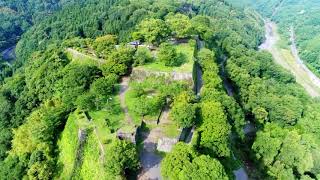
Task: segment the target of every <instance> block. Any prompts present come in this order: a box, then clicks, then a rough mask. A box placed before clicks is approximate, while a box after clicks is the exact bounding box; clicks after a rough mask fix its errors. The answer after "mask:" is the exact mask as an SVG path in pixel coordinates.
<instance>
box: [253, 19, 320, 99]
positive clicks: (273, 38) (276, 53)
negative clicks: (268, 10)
mask: <svg viewBox="0 0 320 180" xmlns="http://www.w3.org/2000/svg"><path fill="white" fill-rule="evenodd" d="M265 28H266V41H265V42H264V43H263V44H262V45H261V46H260V47H259V49H261V50H267V51H269V52H270V53H271V54H272V56H273V58H274V60H275V62H276V63H277V64H279V65H281V66H282V67H284V68H285V69H287V70H289V71H290V72H291V73H292V74H293V75H294V76H295V78H296V81H297V83H299V84H300V85H301V86H303V87H304V88H305V90H306V91H307V92H308V93H309V94H310V95H311V96H312V97H318V96H320V80H319V78H318V77H317V76H315V75H314V74H313V73H312V72H311V71H310V70H309V69H308V68H307V67H306V65H305V64H304V63H303V61H302V60H301V59H300V57H299V55H298V51H297V48H296V44H295V38H294V33H291V41H292V45H291V50H287V49H281V48H280V47H278V42H279V40H280V36H279V35H278V31H277V26H276V24H275V23H273V22H271V21H269V20H266V21H265Z"/></svg>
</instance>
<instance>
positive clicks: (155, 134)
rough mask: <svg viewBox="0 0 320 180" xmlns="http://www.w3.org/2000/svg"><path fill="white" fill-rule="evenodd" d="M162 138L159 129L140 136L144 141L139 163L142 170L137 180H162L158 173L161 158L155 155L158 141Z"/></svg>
mask: <svg viewBox="0 0 320 180" xmlns="http://www.w3.org/2000/svg"><path fill="white" fill-rule="evenodd" d="M162 136H163V135H162V130H161V129H160V128H159V127H157V128H154V129H152V130H151V131H150V132H145V133H143V134H142V138H143V139H144V140H143V150H142V152H141V153H140V161H141V166H142V169H143V170H142V172H141V174H140V175H139V177H138V179H139V180H160V179H162V178H161V172H160V166H161V161H162V157H161V156H160V155H158V154H157V153H156V150H157V143H158V139H159V138H160V137H162Z"/></svg>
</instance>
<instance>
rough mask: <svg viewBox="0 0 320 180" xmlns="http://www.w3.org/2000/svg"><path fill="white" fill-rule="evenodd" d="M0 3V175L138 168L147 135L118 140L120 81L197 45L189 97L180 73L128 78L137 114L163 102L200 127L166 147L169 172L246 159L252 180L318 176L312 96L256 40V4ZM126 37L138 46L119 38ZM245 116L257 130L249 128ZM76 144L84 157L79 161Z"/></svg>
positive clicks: (110, 173) (119, 175)
mask: <svg viewBox="0 0 320 180" xmlns="http://www.w3.org/2000/svg"><path fill="white" fill-rule="evenodd" d="M238 2H239V1H238ZM259 2H260V1H259ZM292 3H294V2H292ZM35 4H36V5H37V6H34V5H35ZM269 5H270V4H269ZM0 7H1V9H0V10H1V11H0V13H4V14H7V15H6V16H0V21H4V22H6V23H3V24H2V23H1V25H3V27H1V28H0V35H2V36H3V37H4V38H6V39H8V38H9V39H11V38H12V39H11V40H9V41H7V40H6V41H5V42H4V41H3V42H4V43H3V47H4V46H7V45H12V44H14V43H15V42H16V41H17V40H18V39H20V40H19V42H18V45H17V49H16V53H17V60H16V61H15V62H14V64H13V66H12V65H11V64H8V63H4V64H2V65H1V66H0V70H1V74H0V77H1V78H0V142H1V144H0V179H23V178H26V179H63V178H68V179H69V178H71V177H72V178H76V179H130V178H135V177H136V176H137V174H138V173H139V172H140V171H139V170H140V164H141V162H140V160H139V158H138V156H139V155H140V154H141V152H142V151H141V144H139V143H141V142H139V140H138V142H137V144H134V143H132V142H129V141H126V140H122V139H121V138H117V137H115V136H116V135H115V131H117V130H119V129H121V128H123V127H121V126H125V125H124V123H123V119H125V118H124V117H123V116H124V115H123V111H124V110H122V109H121V108H122V107H121V100H119V97H118V95H119V93H121V91H123V90H122V89H121V88H119V86H121V85H119V83H120V82H121V79H122V78H123V77H129V75H130V73H132V71H133V69H134V68H135V67H137V66H138V67H141V66H143V65H146V64H150V63H151V64H152V63H158V64H161V63H163V65H164V66H165V68H166V69H171V70H172V69H173V68H176V67H179V66H181V65H182V64H183V63H184V62H185V61H186V59H187V57H185V56H186V55H185V54H183V53H182V52H181V47H183V48H185V49H188V50H189V49H191V53H190V52H189V54H191V59H195V60H196V61H195V65H194V67H198V68H199V69H200V70H201V74H202V78H201V80H202V88H201V91H200V92H199V93H198V94H197V96H196V95H194V92H192V91H191V88H189V90H188V87H189V86H190V85H189V84H188V82H184V81H181V82H180V81H171V80H170V81H168V80H166V79H165V78H164V77H153V76H150V77H147V78H145V79H144V80H143V81H133V82H130V84H129V86H130V94H129V95H128V97H125V98H130V102H128V103H129V104H128V110H127V111H129V112H130V113H133V114H134V115H135V116H134V118H133V120H135V118H138V119H141V117H142V119H147V118H149V117H153V116H156V117H157V118H159V117H158V116H159V115H158V114H159V112H161V111H163V109H165V108H170V109H171V112H170V115H169V116H170V118H171V119H172V120H173V121H174V122H175V123H176V124H177V126H178V127H179V128H180V129H182V128H186V129H188V128H192V127H194V138H193V139H192V141H191V142H190V143H189V144H187V143H184V142H179V143H177V144H176V145H175V147H174V148H173V149H172V151H171V152H170V153H167V154H166V155H165V157H164V159H163V161H162V167H161V173H162V176H163V177H165V178H168V179H217V180H220V179H234V174H233V171H234V170H236V169H237V168H239V166H240V167H244V168H245V169H246V171H247V172H248V175H249V177H250V178H253V179H290V180H291V179H292V180H294V179H319V178H320V154H319V152H320V141H319V138H320V128H319V125H318V124H320V118H319V117H320V112H319V110H318V109H319V107H320V102H319V100H317V99H312V98H311V97H309V96H308V95H307V94H306V92H305V91H304V90H303V89H302V87H300V86H299V85H298V84H297V83H296V82H295V78H294V77H293V75H291V74H290V73H289V72H288V71H286V70H284V69H282V68H281V67H279V66H278V65H276V64H275V63H274V62H273V59H272V56H271V55H270V54H269V53H267V52H264V51H257V47H258V46H259V45H260V44H261V42H262V41H263V36H264V28H263V20H262V19H261V16H260V15H259V14H258V13H257V12H255V11H254V10H251V9H245V10H242V9H236V8H234V7H232V6H231V5H230V4H228V3H226V2H224V1H220V0H208V1H201V0H198V1H194V0H190V1H182V0H174V1H172V0H87V1H76V0H75V1H72V2H69V1H49V2H47V1H39V2H38V1H10V2H9V1H4V2H1V3H0ZM34 7H36V8H34ZM266 10H267V8H266ZM266 15H267V12H266ZM2 18H3V19H2ZM12 18H13V19H15V21H14V22H16V24H12V23H11V22H13V21H12ZM275 18H276V17H275ZM279 21H280V20H279ZM7 22H10V23H7ZM180 27H184V28H180ZM25 31H26V32H25ZM24 32H25V33H24ZM298 33H299V30H297V34H298ZM9 34H10V36H9ZM21 34H22V36H21V38H20V37H19V38H18V36H20V35H21ZM298 35H299V34H298ZM0 38H2V37H1V36H0ZM172 39H175V40H177V41H179V40H180V41H186V40H187V43H184V44H183V46H177V45H176V44H175V43H172ZM133 40H136V41H138V40H139V41H138V42H139V43H143V45H145V46H142V47H138V48H137V47H136V46H137V45H136V44H135V45H133V47H132V45H131V46H129V45H127V44H128V43H129V42H130V41H133ZM1 42H2V41H1ZM301 43H302V42H300V41H299V44H301ZM301 47H302V46H301ZM0 48H1V46H0ZM152 48H154V49H156V50H153V51H152V50H150V49H152ZM155 52H156V53H155ZM154 54H156V55H154ZM194 79H195V82H197V81H199V80H197V78H195V77H194ZM226 83H228V84H229V85H230V87H228V88H226V87H227V86H226ZM119 101H120V103H119ZM130 103H131V104H130ZM119 104H120V105H119ZM101 116H102V117H103V122H102V123H100V124H99V123H97V122H98V119H99V117H101ZM95 123H96V124H95ZM248 124H251V125H252V126H253V127H254V129H255V131H254V132H250V133H247V132H245V131H244V130H243V129H245V126H246V125H248ZM101 126H102V127H106V128H104V129H103V132H102V134H103V135H102V136H103V138H104V139H103V140H102V141H100V140H99V133H101V129H99V127H101ZM147 128H150V127H144V126H143V125H141V129H142V130H144V129H147ZM81 137H86V138H87V139H86V140H84V141H82V138H81ZM77 138H79V139H77ZM104 146H105V147H106V148H105V150H101V147H104ZM102 149H103V148H102ZM81 153H82V154H83V155H84V157H86V158H80V159H77V157H78V154H81ZM103 155H105V157H104V156H103ZM236 159H237V160H236ZM244 162H246V163H244ZM247 162H249V163H247ZM101 164H102V166H100V165H101ZM243 164H252V165H251V166H249V165H248V166H245V165H243Z"/></svg>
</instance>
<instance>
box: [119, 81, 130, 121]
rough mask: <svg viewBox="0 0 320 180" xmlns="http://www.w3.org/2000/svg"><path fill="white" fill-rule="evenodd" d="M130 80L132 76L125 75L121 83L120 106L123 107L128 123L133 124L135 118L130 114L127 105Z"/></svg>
mask: <svg viewBox="0 0 320 180" xmlns="http://www.w3.org/2000/svg"><path fill="white" fill-rule="evenodd" d="M129 82H130V77H123V78H122V82H121V84H120V92H119V96H120V106H121V108H122V109H123V112H124V115H125V120H126V121H127V123H128V124H133V120H132V118H131V117H130V115H129V111H128V107H127V105H126V100H125V99H126V97H125V96H126V93H127V91H128V90H129Z"/></svg>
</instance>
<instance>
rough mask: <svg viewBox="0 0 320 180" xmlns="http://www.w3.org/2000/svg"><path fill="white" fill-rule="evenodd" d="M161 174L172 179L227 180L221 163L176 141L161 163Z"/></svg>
mask: <svg viewBox="0 0 320 180" xmlns="http://www.w3.org/2000/svg"><path fill="white" fill-rule="evenodd" d="M161 174H162V175H163V176H164V177H165V178H168V179H172V180H189V179H192V180H206V179H212V180H220V179H221V180H227V179H228V176H227V174H226V172H225V170H224V168H223V166H222V164H221V163H220V162H219V161H218V160H216V159H212V158H211V157H210V156H205V155H200V156H199V155H198V153H196V152H195V150H194V149H192V147H191V146H189V145H187V144H185V143H181V142H179V143H177V144H176V145H175V147H174V148H173V150H172V151H171V152H170V153H169V154H168V155H166V157H165V158H164V159H163V161H162V163H161Z"/></svg>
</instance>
